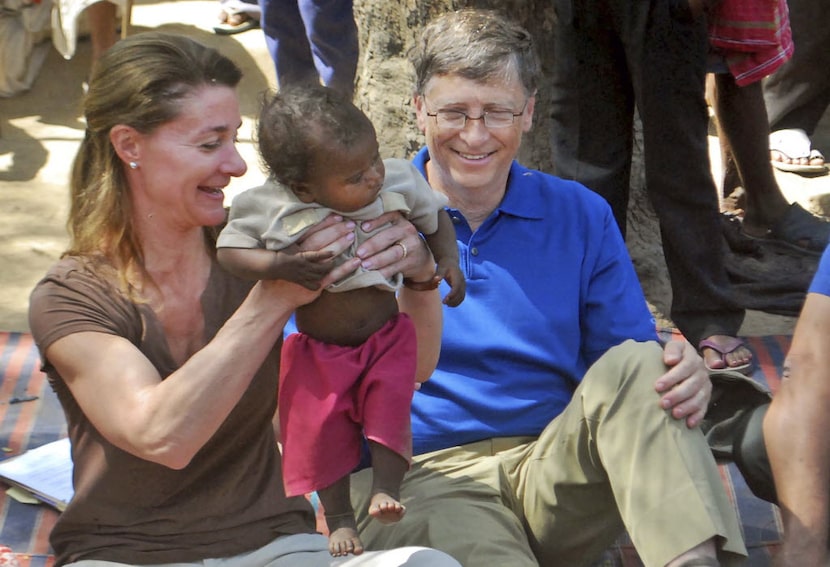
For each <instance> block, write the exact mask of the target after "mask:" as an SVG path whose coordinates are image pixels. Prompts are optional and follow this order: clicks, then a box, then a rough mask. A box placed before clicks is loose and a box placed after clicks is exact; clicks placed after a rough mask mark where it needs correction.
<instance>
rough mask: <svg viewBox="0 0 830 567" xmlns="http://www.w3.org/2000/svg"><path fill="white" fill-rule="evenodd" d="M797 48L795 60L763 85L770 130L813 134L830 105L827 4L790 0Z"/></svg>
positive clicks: (791, 18)
mask: <svg viewBox="0 0 830 567" xmlns="http://www.w3.org/2000/svg"><path fill="white" fill-rule="evenodd" d="M787 5H788V7H789V16H790V28H791V29H792V34H793V42H794V43H795V45H796V48H795V52H794V53H793V56H792V58H791V59H790V60H789V61H787V62H786V63H784V65H782V66H781V67H780V68H779V69H778V70H777V71H776V72H775V73H773V74H772V75H771V76H770V77H768V78H767V80H766V81H765V83H764V99H765V102H766V107H767V113H768V115H769V125H770V129H771V131H776V130H782V129H786V128H801V129H803V130H804V131H805V132H806V133H807V135H808V136H810V135H812V134H813V131H814V130H815V127H816V124H818V122H819V120H820V119H821V117H822V115H823V114H824V112H825V111H826V110H827V107H828V104H830V73H827V69H828V68H830V26H828V25H827V8H828V5H827V2H816V1H815V0H788V2H787Z"/></svg>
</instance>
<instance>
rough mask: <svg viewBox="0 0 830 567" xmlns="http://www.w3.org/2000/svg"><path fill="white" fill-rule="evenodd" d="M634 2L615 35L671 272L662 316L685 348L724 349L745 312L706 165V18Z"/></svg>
mask: <svg viewBox="0 0 830 567" xmlns="http://www.w3.org/2000/svg"><path fill="white" fill-rule="evenodd" d="M620 4H621V5H628V3H627V2H621V3H620ZM637 5H638V7H639V9H638V10H631V11H630V16H629V18H630V19H629V20H628V24H627V25H625V26H624V28H623V29H624V30H625V31H626V37H625V38H624V40H625V42H626V52H627V54H628V58H629V60H630V61H631V73H632V81H633V84H634V88H635V91H636V98H637V104H638V108H639V111H640V117H641V119H642V123H643V141H644V153H645V172H646V187H647V190H648V194H649V196H650V198H651V202H652V204H653V205H654V210H655V212H656V213H657V216H658V218H659V220H660V232H661V235H662V241H663V254H664V256H665V259H666V265H667V267H668V271H669V277H670V279H671V287H672V308H671V316H672V319H673V321H674V323H675V324H676V325H677V326H678V328H679V329H680V331H681V332H682V333H683V334H684V335H685V337H686V338H687V339H688V340H689V341H690V342H691V343H692V344H693V345H698V343H699V342H700V340H701V339H710V340H713V341H715V342H716V343H717V344H718V345H721V346H725V345H726V343H727V342H729V339H730V338H731V337H734V336H735V335H736V334H737V332H738V329H739V328H740V325H741V322H742V321H743V317H744V310H743V309H742V308H740V307H739V306H738V305H737V303H736V302H735V300H734V298H733V297H732V294H731V292H730V283H729V280H728V277H727V272H726V264H725V261H726V260H725V254H726V243H725V240H724V238H723V236H722V230H721V220H720V210H719V205H718V196H717V190H716V188H715V182H714V179H713V178H712V173H711V169H710V167H709V147H708V137H707V135H708V132H707V129H708V121H709V117H708V112H707V109H706V101H705V98H704V92H705V76H706V54H707V50H708V37H707V30H706V25H705V21H703V20H702V19H694V18H693V17H692V16H691V14H690V13H689V12H688V10H687V9H686V3H684V2H677V3H672V2H658V1H652V2H643V3H638V4H637ZM641 12H646V13H647V17H646V18H645V21H644V18H643V14H642V13H641ZM703 350H704V357H705V358H706V359H707V364H708V365H709V366H710V367H712V368H718V367H721V366H725V365H729V366H739V365H743V364H745V363H747V362H748V361H749V360H750V359H751V356H752V355H751V353H750V351H749V350H748V349H746V347H745V346H738V347H737V348H736V349H735V350H734V351H733V352H732V353H729V354H727V355H721V354H719V353H718V352H717V351H716V350H714V349H711V348H705V349H703Z"/></svg>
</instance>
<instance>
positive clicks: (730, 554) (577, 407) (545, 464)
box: [413, 341, 746, 565]
mask: <svg viewBox="0 0 830 567" xmlns="http://www.w3.org/2000/svg"><path fill="white" fill-rule="evenodd" d="M665 371H666V366H665V364H664V363H663V358H662V350H661V348H660V347H659V345H658V344H657V343H636V342H634V341H628V342H626V343H624V344H622V345H620V346H617V347H614V348H613V349H611V350H609V351H608V352H607V353H606V354H605V355H604V356H603V357H601V358H600V359H599V361H597V362H596V363H595V364H594V365H593V366H592V367H591V368H590V370H589V371H588V373H587V374H586V375H585V377H584V379H583V380H582V383H581V384H580V386H579V387H578V388H577V390H576V392H575V393H574V397H573V400H572V401H571V403H570V404H569V405H568V406H567V408H566V409H565V411H564V412H563V413H562V414H561V415H560V416H559V417H557V418H556V419H555V420H554V421H553V422H552V423H551V424H550V425H549V426H548V427H547V428H545V430H544V431H543V432H542V435H541V436H540V437H539V440H538V441H537V443H536V444H535V447H534V448H533V450H532V451H531V452H530V453H529V454H527V455H523V456H520V458H521V459H522V460H521V461H520V462H516V463H511V462H509V461H507V462H505V466H504V470H505V471H508V474H510V475H511V476H510V482H511V483H512V484H513V485H514V486H515V487H516V490H517V497H518V498H519V499H520V502H521V504H522V505H523V509H524V515H525V522H526V525H527V530H528V534H529V539H530V543H531V546H532V547H533V550H534V552H535V554H536V557H537V558H538V560H539V564H541V565H585V564H590V562H591V561H593V560H596V559H597V557H599V555H600V554H601V553H602V551H603V550H604V549H606V548H607V547H608V545H610V544H611V543H612V542H613V540H614V539H615V537H617V536H618V535H619V533H620V532H622V530H623V529H624V528H625V529H627V530H628V533H629V535H630V536H631V539H632V541H633V543H634V546H635V547H636V549H637V551H638V553H639V555H640V557H641V558H642V559H643V562H644V563H645V564H646V565H670V564H672V561H673V560H675V559H677V558H678V557H680V556H684V555H686V558H687V559H688V558H689V557H690V556H692V555H696V556H704V555H706V554H707V548H708V553H709V554H710V555H711V554H712V552H713V551H714V548H713V547H712V544H713V543H714V541H715V539H716V540H717V542H718V543H719V546H720V552H721V553H720V555H721V557H720V559H721V561H722V562H723V564H724V565H729V564H735V563H737V562H738V561H739V560H741V559H742V558H741V555H745V554H746V550H745V548H744V546H743V541H742V536H741V531H740V526H739V525H738V521H737V518H736V515H735V511H734V510H733V509H732V507H731V506H730V504H729V500H728V498H727V495H726V492H725V490H724V488H723V485H722V483H721V480H720V476H719V474H718V470H717V466H716V464H715V461H714V458H713V457H712V454H711V452H710V450H709V448H708V446H707V445H706V441H705V440H704V438H703V435H702V434H701V433H700V430H699V429H698V428H695V429H689V428H688V427H687V426H686V424H685V422H684V421H683V420H676V419H674V418H673V417H671V415H670V414H669V412H667V411H665V410H663V409H661V408H660V406H659V398H660V397H659V394H657V392H656V391H655V389H654V382H655V381H656V379H657V377H658V376H660V375H661V374H663V373H664V372H665ZM413 507H414V506H413ZM680 510H682V513H679V512H678V511H680Z"/></svg>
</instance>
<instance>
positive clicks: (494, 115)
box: [424, 98, 528, 130]
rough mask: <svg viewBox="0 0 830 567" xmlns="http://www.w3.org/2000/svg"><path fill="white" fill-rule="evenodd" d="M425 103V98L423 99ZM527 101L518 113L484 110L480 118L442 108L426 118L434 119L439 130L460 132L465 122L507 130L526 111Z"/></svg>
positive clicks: (526, 100) (430, 113) (428, 114)
mask: <svg viewBox="0 0 830 567" xmlns="http://www.w3.org/2000/svg"><path fill="white" fill-rule="evenodd" d="M424 101H425V102H426V98H424ZM527 103H528V99H525V103H524V106H522V110H521V111H519V112H512V111H510V110H485V111H484V112H483V113H482V114H481V116H470V115H469V114H467V113H466V112H463V111H461V110H453V109H450V108H442V109H440V110H436V111H435V112H427V116H430V117H432V118H435V123H436V124H437V125H438V127H439V128H446V129H447V130H461V129H462V128H464V126H466V125H467V120H483V121H484V126H486V127H487V128H507V127H508V126H512V125H513V121H514V120H515V119H516V117H517V116H521V115H522V114H524V113H525V109H527Z"/></svg>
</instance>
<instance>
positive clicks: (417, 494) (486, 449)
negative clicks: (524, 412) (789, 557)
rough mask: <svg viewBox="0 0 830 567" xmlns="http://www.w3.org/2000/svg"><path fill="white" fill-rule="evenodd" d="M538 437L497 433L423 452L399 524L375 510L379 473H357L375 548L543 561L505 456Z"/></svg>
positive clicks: (488, 565) (478, 561)
mask: <svg viewBox="0 0 830 567" xmlns="http://www.w3.org/2000/svg"><path fill="white" fill-rule="evenodd" d="M531 440H532V439H531V438H523V439H492V440H486V441H480V442H477V443H471V444H468V445H464V446H461V447H453V448H450V449H445V450H441V451H435V452H433V453H427V454H424V455H418V456H416V457H415V458H414V462H413V464H412V468H411V469H410V471H409V473H408V474H407V475H406V476H405V477H404V480H403V484H402V486H401V502H402V503H403V504H404V505H406V506H407V512H406V515H405V516H404V517H403V518H402V519H401V521H400V522H397V523H395V524H392V525H382V524H380V522H377V521H375V520H373V519H372V517H371V516H369V514H368V511H367V509H368V505H369V499H370V497H371V486H372V472H371V471H370V470H369V469H366V470H364V471H361V472H359V473H356V474H354V475H352V502H353V505H354V508H355V510H356V514H357V518H358V528H359V530H360V535H361V539H362V540H363V542H364V544H365V545H366V546H367V547H368V548H369V549H391V548H394V547H397V546H405V545H425V546H429V547H433V548H435V549H439V550H441V551H444V552H446V553H448V554H450V555H451V556H453V557H455V558H456V559H457V560H458V561H459V562H461V564H462V565H475V566H476V567H504V566H505V565H510V566H511V567H538V565H539V563H538V562H537V560H536V558H535V557H534V556H533V553H532V552H531V550H530V547H529V544H528V541H527V536H526V534H525V530H524V527H523V524H522V514H521V511H520V508H519V507H518V503H517V501H516V499H515V497H514V496H513V495H512V490H511V489H510V488H509V486H508V485H507V484H506V477H505V474H504V467H503V463H502V460H501V458H500V456H502V455H504V454H506V453H513V452H518V453H523V452H525V451H526V450H527V447H528V445H529V443H530V442H531Z"/></svg>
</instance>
